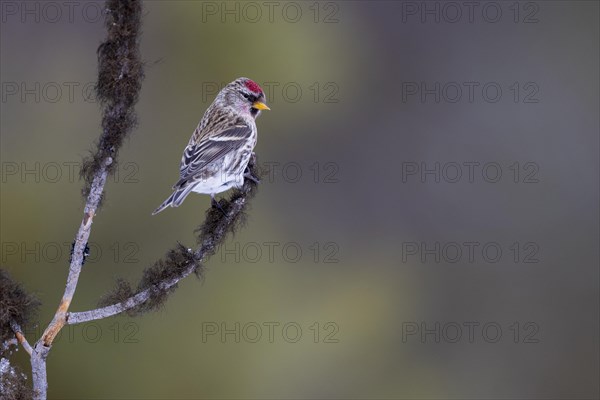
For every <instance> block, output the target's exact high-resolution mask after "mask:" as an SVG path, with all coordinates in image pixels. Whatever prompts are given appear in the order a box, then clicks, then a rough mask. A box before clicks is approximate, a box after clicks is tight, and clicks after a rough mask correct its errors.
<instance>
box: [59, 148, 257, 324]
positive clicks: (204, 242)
mask: <svg viewBox="0 0 600 400" xmlns="http://www.w3.org/2000/svg"><path fill="white" fill-rule="evenodd" d="M254 165H255V164H254V160H252V162H251V164H250V165H249V167H250V169H253V168H254ZM255 190H256V183H254V182H253V181H251V180H248V179H247V180H246V181H245V183H244V186H243V187H242V189H241V190H240V191H239V192H237V193H234V195H233V196H232V198H231V199H230V201H229V202H227V203H226V207H227V209H226V211H225V213H221V211H220V210H218V209H216V208H212V209H209V210H208V212H207V221H206V222H205V223H204V225H203V227H204V228H206V227H207V225H210V226H209V229H203V231H204V234H203V235H202V236H201V238H200V243H199V246H198V248H197V250H196V251H195V252H194V257H193V259H194V260H195V261H192V262H190V263H189V264H188V265H187V267H185V268H184V269H182V270H181V273H180V274H179V275H178V276H176V277H172V278H169V279H165V280H163V281H160V282H157V283H156V284H155V285H153V286H151V287H149V288H147V289H145V290H143V291H141V292H139V293H136V294H135V295H133V296H131V297H129V298H128V299H126V300H124V301H121V302H118V303H116V304H112V305H110V306H107V307H102V308H97V309H94V310H90V311H83V312H71V313H69V314H68V316H67V323H68V324H69V325H73V324H80V323H82V322H89V321H94V320H98V319H103V318H107V317H111V316H113V315H117V314H120V313H122V312H124V311H127V310H130V309H134V308H136V307H138V306H140V305H142V304H144V303H145V302H147V301H148V300H150V299H151V298H152V296H153V295H154V294H155V293H156V292H162V293H164V292H167V291H168V290H169V289H171V288H173V287H174V286H176V285H177V283H178V282H179V281H180V280H182V279H183V278H185V277H187V276H188V275H190V274H192V273H193V272H194V271H196V270H197V268H199V267H200V266H201V263H202V262H203V261H205V260H206V259H207V258H208V257H209V256H210V255H212V254H213V253H214V251H215V248H216V247H217V246H218V244H219V243H220V242H221V241H222V240H223V239H224V238H225V236H226V235H227V232H229V231H231V230H232V229H233V227H234V225H235V224H236V223H237V222H238V221H239V218H240V217H241V216H242V214H243V212H244V209H245V208H246V206H247V204H248V201H249V199H250V197H251V196H252V195H254V193H255ZM214 217H216V218H214ZM213 218H214V220H212V221H211V219H213Z"/></svg>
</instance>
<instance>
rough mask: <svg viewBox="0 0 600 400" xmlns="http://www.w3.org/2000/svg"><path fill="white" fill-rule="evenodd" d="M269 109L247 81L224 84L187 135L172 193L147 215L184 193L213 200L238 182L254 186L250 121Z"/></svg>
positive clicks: (253, 127)
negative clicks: (249, 169)
mask: <svg viewBox="0 0 600 400" xmlns="http://www.w3.org/2000/svg"><path fill="white" fill-rule="evenodd" d="M263 110H270V108H269V107H268V106H267V104H266V97H265V93H264V91H263V90H262V89H261V87H260V86H259V85H258V84H257V83H256V82H254V81H253V80H251V79H249V78H244V77H242V78H238V79H236V80H234V81H233V82H231V83H229V84H227V85H225V87H223V89H222V90H221V91H220V92H219V93H218V94H217V96H216V97H215V100H214V101H213V103H212V104H211V105H210V106H209V107H208V109H207V110H206V112H205V113H204V116H203V117H202V119H201V120H200V123H199V124H198V126H197V127H196V129H195V130H194V132H193V133H192V137H191V138H190V140H189V142H188V144H187V146H186V147H185V149H184V151H183V156H182V157H181V164H180V167H179V180H178V181H177V182H176V183H175V185H173V193H172V194H171V195H170V196H169V197H168V198H167V199H166V200H165V201H164V202H163V203H162V204H161V205H160V206H158V208H157V209H156V210H154V212H153V213H152V215H156V214H158V213H159V212H161V211H163V210H164V209H165V208H167V207H169V206H171V207H179V206H180V205H181V203H183V201H184V200H185V198H186V197H187V195H188V194H190V192H196V193H201V194H209V195H210V197H211V203H212V204H213V206H215V205H216V206H217V207H218V203H217V202H216V201H215V195H216V194H218V193H222V192H225V191H226V190H229V189H231V188H239V187H241V186H242V185H243V183H244V178H249V179H252V180H253V181H255V182H256V181H257V179H256V178H255V177H253V176H252V175H251V174H250V173H249V172H248V173H246V172H245V171H246V168H247V166H248V162H249V161H250V158H251V157H252V155H253V154H254V152H253V150H254V147H255V146H256V141H257V128H256V122H255V120H256V118H258V116H259V115H260V114H261V111H263Z"/></svg>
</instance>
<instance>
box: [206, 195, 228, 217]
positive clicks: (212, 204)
mask: <svg viewBox="0 0 600 400" xmlns="http://www.w3.org/2000/svg"><path fill="white" fill-rule="evenodd" d="M210 205H211V206H212V207H213V208H216V209H218V210H219V211H221V212H222V213H223V215H225V216H227V213H226V212H225V210H224V209H223V206H221V203H219V202H218V201H216V200H215V198H214V197H211V198H210Z"/></svg>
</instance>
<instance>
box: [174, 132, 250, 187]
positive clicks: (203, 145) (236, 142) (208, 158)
mask: <svg viewBox="0 0 600 400" xmlns="http://www.w3.org/2000/svg"><path fill="white" fill-rule="evenodd" d="M251 137H252V129H251V128H250V127H249V126H247V125H235V126H233V127H229V128H227V129H225V130H223V131H221V132H218V133H215V134H211V135H206V136H204V137H202V139H200V142H199V143H196V144H190V145H188V146H187V147H186V148H185V150H184V152H183V157H182V158H181V167H180V177H181V179H180V182H181V181H187V180H188V179H189V178H192V177H194V176H195V175H196V174H198V173H199V172H201V171H202V169H203V168H205V167H206V166H207V165H209V164H210V163H213V162H215V161H217V160H219V159H221V158H223V157H224V156H225V155H226V154H228V153H229V152H231V151H235V150H237V149H239V148H241V147H242V146H243V145H244V144H245V143H246V142H247V141H248V140H250V139H251Z"/></svg>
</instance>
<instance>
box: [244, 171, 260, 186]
mask: <svg viewBox="0 0 600 400" xmlns="http://www.w3.org/2000/svg"><path fill="white" fill-rule="evenodd" d="M244 178H246V179H250V180H251V181H252V182H254V183H256V184H257V185H258V184H259V183H260V179H258V178H257V177H256V176H254V175H252V173H251V172H250V170H249V169H248V168H246V171H245V172H244Z"/></svg>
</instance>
